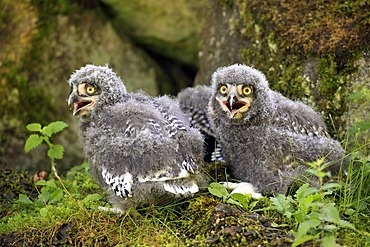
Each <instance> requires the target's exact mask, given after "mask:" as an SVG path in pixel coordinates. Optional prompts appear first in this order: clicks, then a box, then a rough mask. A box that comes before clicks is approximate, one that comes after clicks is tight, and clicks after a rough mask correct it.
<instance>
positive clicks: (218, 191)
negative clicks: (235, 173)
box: [208, 183, 229, 199]
mask: <svg viewBox="0 0 370 247" xmlns="http://www.w3.org/2000/svg"><path fill="white" fill-rule="evenodd" d="M208 191H209V192H210V193H211V194H212V195H214V196H217V197H220V198H223V199H226V198H227V197H228V196H229V192H227V190H226V189H225V187H224V186H223V185H222V184H219V183H211V184H210V185H209V186H208Z"/></svg>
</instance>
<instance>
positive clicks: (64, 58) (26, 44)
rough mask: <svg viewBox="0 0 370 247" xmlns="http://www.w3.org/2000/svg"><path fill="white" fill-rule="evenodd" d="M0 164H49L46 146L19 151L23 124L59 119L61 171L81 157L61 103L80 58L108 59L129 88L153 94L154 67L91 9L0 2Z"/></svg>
mask: <svg viewBox="0 0 370 247" xmlns="http://www.w3.org/2000/svg"><path fill="white" fill-rule="evenodd" d="M0 9H1V13H0V33H1V36H0V41H1V51H0V63H1V66H0V74H1V76H0V78H1V79H0V84H1V87H0V118H1V119H0V147H1V149H0V159H1V160H0V163H3V164H4V165H5V166H11V167H14V168H22V169H27V170H31V171H34V170H37V169H47V170H48V169H49V163H50V162H49V160H48V158H47V156H46V150H45V148H46V147H43V148H37V149H35V150H32V151H31V152H30V154H26V153H25V152H24V151H23V146H24V143H25V140H26V138H27V136H28V133H27V131H26V129H25V126H26V125H27V124H28V123H32V122H39V123H41V124H42V125H46V124H48V123H49V122H51V121H55V120H63V121H65V122H67V123H69V125H70V127H69V128H68V129H66V130H64V131H63V132H62V133H60V134H58V135H57V136H56V137H57V138H56V139H55V138H53V139H52V141H53V142H55V143H60V144H62V145H63V146H64V147H65V148H66V153H65V155H64V159H63V160H61V161H60V162H59V168H60V169H63V170H64V169H68V168H70V167H71V166H73V165H76V164H78V163H79V162H81V161H82V160H83V157H84V156H83V152H82V149H81V144H80V143H79V137H78V133H77V129H76V124H75V121H76V120H75V119H73V118H72V117H71V112H70V111H69V109H68V107H67V105H66V98H67V95H68V93H69V90H70V89H69V88H68V85H67V83H66V81H67V79H68V77H69V75H70V74H71V73H72V72H73V71H74V70H75V69H78V68H79V67H81V66H83V65H85V64H86V63H94V64H96V65H104V64H108V65H109V66H111V67H113V68H114V69H115V70H116V71H117V73H118V74H119V75H121V77H122V78H123V79H124V81H125V83H126V86H127V88H128V90H136V89H142V88H144V89H145V91H147V92H148V93H150V94H152V95H157V94H158V84H159V81H160V82H161V83H162V82H163V81H165V80H166V77H165V75H163V72H161V70H160V69H157V68H158V65H157V64H156V63H155V62H154V61H153V60H152V59H151V58H150V57H149V56H148V55H147V54H146V53H145V52H143V51H142V50H141V49H139V48H137V47H136V46H134V45H132V43H131V42H130V41H129V40H128V39H127V38H125V37H124V36H122V35H117V33H116V32H115V30H114V29H113V27H112V25H111V23H110V22H109V21H108V20H107V19H106V17H105V15H104V14H103V13H102V12H100V11H99V10H98V9H94V8H92V9H84V8H81V6H78V5H75V4H74V5H70V4H68V3H67V2H64V1H58V3H55V2H50V3H49V2H45V1H20V0H16V1H13V0H4V1H1V3H0Z"/></svg>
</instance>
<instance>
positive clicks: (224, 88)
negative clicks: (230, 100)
mask: <svg viewBox="0 0 370 247" xmlns="http://www.w3.org/2000/svg"><path fill="white" fill-rule="evenodd" d="M219 90H220V93H222V94H225V93H227V86H225V85H223V86H221V87H220V89H219Z"/></svg>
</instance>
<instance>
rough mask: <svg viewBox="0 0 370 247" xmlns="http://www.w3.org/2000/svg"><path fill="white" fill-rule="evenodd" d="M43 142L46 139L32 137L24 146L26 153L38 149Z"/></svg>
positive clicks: (37, 136) (35, 135) (34, 135)
mask: <svg viewBox="0 0 370 247" xmlns="http://www.w3.org/2000/svg"><path fill="white" fill-rule="evenodd" d="M43 141H44V139H43V138H42V137H41V136H39V135H37V134H32V135H30V136H29V137H28V139H27V141H26V144H25V145H24V151H26V153H28V152H29V151H31V150H32V149H34V148H36V147H38V146H39V145H40V144H41V143H42V142H43Z"/></svg>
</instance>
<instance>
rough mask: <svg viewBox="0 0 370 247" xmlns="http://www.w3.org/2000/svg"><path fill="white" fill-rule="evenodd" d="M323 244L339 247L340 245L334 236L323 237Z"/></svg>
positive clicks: (327, 246) (326, 246)
mask: <svg viewBox="0 0 370 247" xmlns="http://www.w3.org/2000/svg"><path fill="white" fill-rule="evenodd" d="M321 246H322V247H337V246H340V245H338V244H337V243H336V242H335V237H334V236H326V237H323V238H322V240H321Z"/></svg>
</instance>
